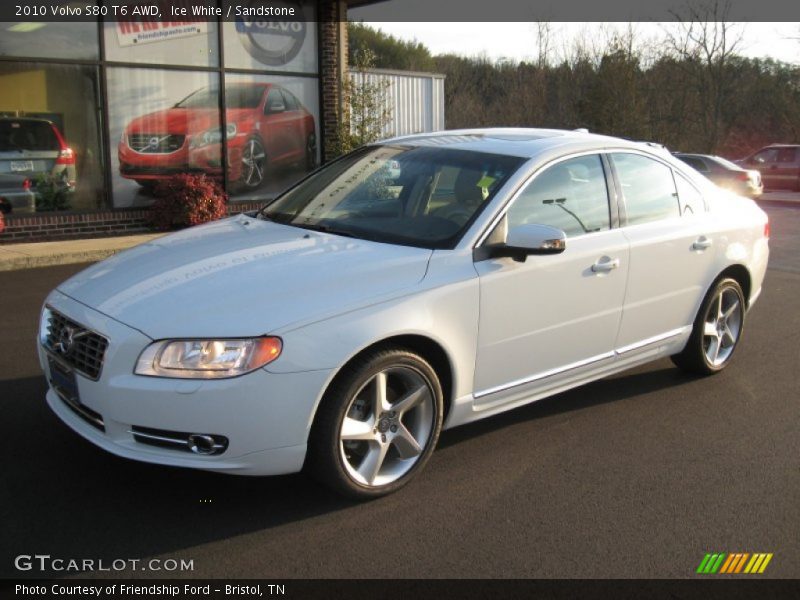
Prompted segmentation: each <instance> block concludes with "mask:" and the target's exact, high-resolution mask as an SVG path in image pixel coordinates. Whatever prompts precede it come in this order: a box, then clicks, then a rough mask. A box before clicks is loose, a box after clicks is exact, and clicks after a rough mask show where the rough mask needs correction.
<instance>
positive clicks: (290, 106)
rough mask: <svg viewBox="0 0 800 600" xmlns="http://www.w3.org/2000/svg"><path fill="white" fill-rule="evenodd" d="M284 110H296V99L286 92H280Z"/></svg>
mask: <svg viewBox="0 0 800 600" xmlns="http://www.w3.org/2000/svg"><path fill="white" fill-rule="evenodd" d="M282 93H283V100H284V103H285V104H286V110H297V99H296V98H295V97H294V96H292V95H291V94H290V93H289V92H287V91H286V90H282Z"/></svg>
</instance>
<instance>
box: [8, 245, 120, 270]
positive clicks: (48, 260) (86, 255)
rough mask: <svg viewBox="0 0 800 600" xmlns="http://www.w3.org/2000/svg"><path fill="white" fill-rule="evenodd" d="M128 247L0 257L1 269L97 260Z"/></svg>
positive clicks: (53, 265)
mask: <svg viewBox="0 0 800 600" xmlns="http://www.w3.org/2000/svg"><path fill="white" fill-rule="evenodd" d="M125 249H126V248H119V249H114V250H87V251H85V252H66V253H64V254H51V255H49V256H25V255H23V254H20V255H19V256H13V257H6V256H4V257H2V258H0V271H18V270H21V269H35V268H38V267H55V266H58V265H72V264H78V263H88V262H97V261H99V260H103V259H104V258H108V257H109V256H113V255H114V254H117V253H118V252H122V251H123V250H125Z"/></svg>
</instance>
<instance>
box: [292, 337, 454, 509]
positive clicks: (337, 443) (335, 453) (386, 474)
mask: <svg viewBox="0 0 800 600" xmlns="http://www.w3.org/2000/svg"><path fill="white" fill-rule="evenodd" d="M443 406H444V399H443V395H442V388H441V385H440V383H439V378H438V377H437V375H436V372H435V371H434V370H433V368H432V367H431V366H430V364H428V362H427V361H426V360H425V359H424V358H422V357H421V356H419V355H418V354H415V353H414V352H411V351H409V350H406V349H404V348H389V349H384V350H375V351H373V352H370V353H368V354H367V355H365V356H364V357H363V358H360V359H358V360H356V361H355V362H353V363H352V364H350V365H348V366H346V367H345V368H344V369H343V370H342V372H341V373H340V374H339V376H337V378H336V380H334V382H333V384H331V386H330V388H329V389H328V391H327V392H326V393H325V396H324V397H323V399H322V402H321V404H320V407H319V409H318V411H317V415H316V417H315V419H314V424H313V426H312V428H311V435H310V438H309V444H308V454H307V457H306V465H305V469H306V471H307V472H308V473H309V474H310V475H311V476H312V477H314V478H315V479H317V480H318V481H319V482H321V483H323V484H325V485H327V486H328V487H330V488H332V489H333V490H335V491H336V492H339V493H341V494H344V495H346V496H349V497H351V498H354V499H358V500H367V499H370V498H377V497H379V496H383V495H385V494H389V493H392V492H394V491H396V490H398V489H400V488H401V487H403V486H404V485H406V484H407V483H408V482H409V481H410V480H411V479H412V478H413V477H414V476H416V474H417V473H419V472H420V471H421V470H422V468H423V467H424V466H425V463H427V462H428V459H429V458H430V456H431V454H432V453H433V449H434V447H435V446H436V442H437V441H438V439H439V433H440V431H441V428H442V415H443V412H444V411H443Z"/></svg>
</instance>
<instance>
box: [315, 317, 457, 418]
mask: <svg viewBox="0 0 800 600" xmlns="http://www.w3.org/2000/svg"><path fill="white" fill-rule="evenodd" d="M387 348H404V349H406V350H410V351H412V352H414V353H415V354H419V355H420V356H421V357H422V358H424V359H425V360H426V361H427V362H428V363H430V365H431V367H432V368H433V370H434V372H435V373H436V375H437V376H438V377H439V384H440V385H441V386H442V400H443V402H444V415H443V420H445V419H446V418H447V415H448V412H449V411H450V406H451V404H452V401H453V392H454V370H453V361H452V358H451V357H450V355H449V354H448V352H447V350H445V348H444V346H442V344H440V343H439V342H437V341H436V340H434V339H433V338H431V337H429V336H426V335H422V334H418V333H404V334H397V335H391V336H389V337H385V338H382V339H380V340H377V341H375V342H372V343H371V344H369V345H368V346H365V347H363V348H361V349H360V350H359V351H358V352H356V353H355V354H353V355H352V356H350V357H349V358H348V359H347V360H346V361H345V362H344V363H343V364H342V365H341V366H340V367H338V368H337V369H336V373H335V374H334V375H333V377H331V379H330V380H329V381H328V383H327V385H326V386H325V389H324V391H323V393H322V399H324V397H325V394H327V392H328V390H329V389H330V388H331V387H332V386H333V385H335V384H336V382H337V381H338V379H339V378H340V377H341V376H342V374H343V372H344V371H345V370H346V368H347V367H348V366H349V365H351V364H352V363H354V362H356V361H358V360H359V359H361V358H362V357H363V356H364V355H366V354H369V353H371V352H374V351H376V350H382V349H387ZM322 399H321V400H320V402H322ZM318 411H319V404H317V406H316V407H315V410H314V418H313V419H312V421H313V420H315V419H316V413H317V412H318Z"/></svg>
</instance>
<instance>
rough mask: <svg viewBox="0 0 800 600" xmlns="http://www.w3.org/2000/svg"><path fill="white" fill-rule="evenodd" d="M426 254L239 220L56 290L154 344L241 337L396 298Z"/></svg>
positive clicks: (111, 264)
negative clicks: (177, 339) (179, 339)
mask: <svg viewBox="0 0 800 600" xmlns="http://www.w3.org/2000/svg"><path fill="white" fill-rule="evenodd" d="M430 255H431V251H430V250H426V249H422V248H411V247H405V246H395V245H390V244H380V243H377V242H371V241H364V240H357V239H353V238H346V237H341V236H335V235H329V234H325V233H318V232H313V231H307V230H304V229H299V228H296V227H289V226H286V225H279V224H276V223H272V222H268V221H261V220H257V219H253V218H251V217H246V216H239V217H233V218H229V219H225V220H223V221H218V222H216V223H212V224H209V225H204V226H200V227H194V228H192V229H187V230H185V231H182V232H179V233H175V234H172V235H168V236H165V237H163V238H159V239H156V240H154V241H151V242H148V243H146V244H143V245H141V246H137V247H136V248H132V249H130V250H127V251H125V252H122V253H120V254H118V255H116V256H114V257H112V258H109V259H107V260H105V261H103V262H101V263H98V264H96V265H93V266H92V267H90V268H88V269H86V270H85V271H83V272H81V273H79V274H77V275H75V276H74V277H72V278H71V279H69V280H67V281H66V282H65V283H63V284H62V285H60V286H59V288H58V289H59V291H61V292H62V293H64V294H66V295H68V296H70V297H72V298H74V299H75V300H78V301H79V302H82V303H84V304H86V305H87V306H90V307H92V308H94V309H96V310H98V311H100V312H102V313H104V314H106V315H108V316H110V317H112V318H114V319H116V320H118V321H120V322H122V323H125V324H127V325H129V326H131V327H134V328H136V329H138V330H139V331H141V332H143V333H144V334H146V335H148V336H150V337H151V338H154V339H159V338H172V337H203V336H209V337H213V336H217V337H225V336H227V337H246V336H254V335H262V334H265V333H270V332H275V331H276V330H277V329H279V328H281V327H285V326H287V325H290V324H300V323H302V322H306V321H310V320H318V319H321V318H325V317H327V316H332V315H334V314H339V313H341V312H344V311H347V310H352V309H355V308H359V307H362V306H366V305H368V304H371V303H374V302H377V301H381V300H386V299H389V298H391V297H394V296H396V295H400V294H402V293H404V290H407V289H408V288H410V287H412V286H414V285H415V284H416V283H418V282H420V281H421V280H422V278H423V277H424V275H425V271H426V269H427V264H428V260H429V258H430Z"/></svg>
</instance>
